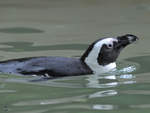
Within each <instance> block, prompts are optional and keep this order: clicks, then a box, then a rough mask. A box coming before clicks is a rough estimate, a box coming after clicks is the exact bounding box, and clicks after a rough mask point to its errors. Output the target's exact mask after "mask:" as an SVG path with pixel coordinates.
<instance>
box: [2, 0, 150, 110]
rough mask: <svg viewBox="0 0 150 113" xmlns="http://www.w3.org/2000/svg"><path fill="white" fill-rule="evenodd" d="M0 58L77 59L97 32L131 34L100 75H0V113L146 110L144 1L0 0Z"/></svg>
mask: <svg viewBox="0 0 150 113" xmlns="http://www.w3.org/2000/svg"><path fill="white" fill-rule="evenodd" d="M0 11H1V12H0V15H1V16H0V25H1V26H0V40H1V41H0V60H6V59H13V58H22V57H31V56H67V57H79V56H81V54H82V53H83V52H84V50H85V49H86V48H87V47H88V45H89V44H90V43H91V42H93V41H95V40H96V39H98V38H99V37H103V36H105V37H106V36H118V35H123V34H126V33H131V34H135V35H137V36H139V38H140V40H139V42H138V43H136V44H132V45H130V46H129V47H127V48H126V49H125V50H124V51H123V52H122V53H121V55H120V57H119V58H118V60H117V68H118V70H117V71H115V72H110V73H107V74H104V75H101V76H98V75H95V76H93V75H86V76H78V77H64V78H59V79H53V80H48V81H39V82H31V80H36V79H38V78H37V77H26V76H16V75H3V74H1V75H0V113H99V112H103V113H116V112H117V113H126V112H128V113H141V112H143V113H148V112H149V110H150V99H149V97H150V88H149V87H150V76H149V75H150V70H149V62H150V60H149V59H150V51H149V50H150V46H149V43H150V38H149V36H150V34H149V29H150V27H149V23H150V19H149V18H150V15H149V13H150V1H141V0H132V1H131V0H113V1H104V0H87V1H85V0H75V1H72V0H63V1H62V0H55V1H52V0H51V1H50V0H43V1H40V0H30V1H29V0H13V1H12V0H5V1H0Z"/></svg>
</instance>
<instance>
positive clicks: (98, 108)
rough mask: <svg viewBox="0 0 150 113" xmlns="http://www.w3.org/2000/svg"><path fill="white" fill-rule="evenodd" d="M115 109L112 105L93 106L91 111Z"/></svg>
mask: <svg viewBox="0 0 150 113" xmlns="http://www.w3.org/2000/svg"><path fill="white" fill-rule="evenodd" d="M115 108H116V106H114V105H100V104H97V105H93V109H94V110H114V109H115Z"/></svg>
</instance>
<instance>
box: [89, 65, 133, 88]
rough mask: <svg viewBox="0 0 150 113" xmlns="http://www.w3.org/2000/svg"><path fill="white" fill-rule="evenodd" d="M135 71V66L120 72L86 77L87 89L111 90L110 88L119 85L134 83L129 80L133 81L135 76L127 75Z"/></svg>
mask: <svg viewBox="0 0 150 113" xmlns="http://www.w3.org/2000/svg"><path fill="white" fill-rule="evenodd" d="M135 70H136V67H135V66H129V67H126V68H123V69H120V70H115V71H113V72H110V73H107V74H105V75H92V76H88V78H87V80H88V83H87V87H89V88H111V87H116V86H117V85H120V84H133V83H136V81H135V80H131V79H134V78H135V76H134V75H133V74H128V73H131V72H133V71H135ZM115 73H116V75H115ZM129 79H130V80H129Z"/></svg>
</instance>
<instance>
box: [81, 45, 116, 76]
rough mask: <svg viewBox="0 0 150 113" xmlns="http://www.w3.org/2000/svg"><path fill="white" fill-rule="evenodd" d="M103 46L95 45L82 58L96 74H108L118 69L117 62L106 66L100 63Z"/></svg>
mask: <svg viewBox="0 0 150 113" xmlns="http://www.w3.org/2000/svg"><path fill="white" fill-rule="evenodd" d="M101 45H102V44H101V42H98V43H93V44H92V45H90V46H89V48H88V49H87V50H86V51H85V53H84V54H83V55H82V57H81V60H82V61H83V62H84V63H85V64H86V65H87V66H88V67H89V68H90V69H91V70H92V71H93V73H94V74H102V73H106V72H109V71H111V70H113V69H115V68H116V63H115V62H111V63H109V64H106V65H100V64H99V63H98V57H99V53H100V50H101Z"/></svg>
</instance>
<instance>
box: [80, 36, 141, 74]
mask: <svg viewBox="0 0 150 113" xmlns="http://www.w3.org/2000/svg"><path fill="white" fill-rule="evenodd" d="M137 39H138V38H137V37H136V36H134V35H131V34H126V35H123V36H118V37H112V38H101V39H99V40H97V41H95V42H93V43H92V44H91V45H90V46H89V48H88V49H87V50H86V51H85V53H84V54H83V55H82V57H81V60H82V61H83V62H84V63H85V64H86V65H87V66H88V67H89V68H90V69H91V70H92V71H93V72H94V73H98V74H99V73H105V72H108V71H110V70H112V69H114V68H115V67H116V63H115V62H116V59H117V58H118V56H119V54H120V52H121V50H122V49H123V48H125V47H126V46H127V45H129V44H131V43H133V42H135V41H136V40H137Z"/></svg>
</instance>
